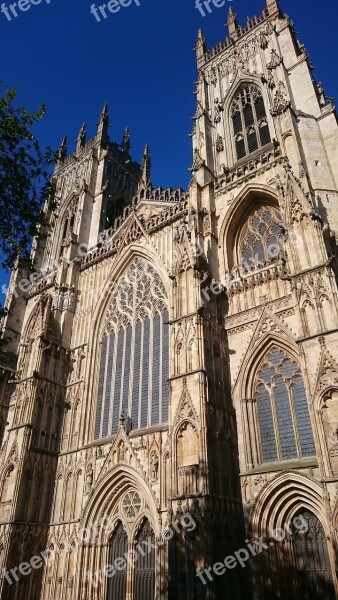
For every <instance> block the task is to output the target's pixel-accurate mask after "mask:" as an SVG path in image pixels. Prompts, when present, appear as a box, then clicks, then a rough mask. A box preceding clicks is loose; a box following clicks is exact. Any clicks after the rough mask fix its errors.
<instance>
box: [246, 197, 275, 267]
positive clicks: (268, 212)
mask: <svg viewBox="0 0 338 600" xmlns="http://www.w3.org/2000/svg"><path fill="white" fill-rule="evenodd" d="M283 249H284V235H283V228H282V218H281V214H280V212H279V210H278V208H276V207H274V206H270V205H267V204H266V205H259V206H256V207H255V208H254V210H253V211H252V212H251V213H250V214H249V216H248V218H247V220H246V222H245V224H244V226H243V228H242V231H241V235H240V238H239V255H240V256H239V261H240V263H241V265H242V266H243V267H244V268H245V269H247V270H250V269H253V268H254V269H257V268H262V267H264V266H265V265H267V264H270V263H271V262H272V261H273V260H275V259H276V258H278V256H279V255H280V253H281V252H282V251H283Z"/></svg>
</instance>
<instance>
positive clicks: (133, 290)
mask: <svg viewBox="0 0 338 600" xmlns="http://www.w3.org/2000/svg"><path fill="white" fill-rule="evenodd" d="M106 321H107V322H106V326H105V329H106V331H105V333H104V335H103V337H102V341H101V359H100V367H99V381H98V399H97V407H96V423H95V438H96V439H98V438H104V437H110V436H112V435H115V434H116V433H117V431H118V425H119V418H120V416H121V413H122V412H123V413H124V416H125V417H126V418H127V420H128V425H129V427H130V428H132V429H144V428H148V427H151V426H155V425H159V424H162V423H163V424H164V423H167V422H168V409H169V407H168V393H169V390H168V383H167V382H168V377H169V325H168V321H169V314H168V309H167V298H166V293H165V289H164V286H163V283H162V281H161V280H160V278H159V277H158V275H157V273H156V272H155V270H154V269H153V268H152V267H151V266H150V265H149V264H147V263H146V262H145V261H143V260H141V259H136V261H135V262H134V263H133V265H132V266H131V268H130V269H129V271H128V272H127V273H126V274H125V275H124V276H122V277H121V278H120V279H119V280H118V281H117V282H116V284H115V288H114V290H113V292H112V298H111V300H110V302H109V306H108V307H107V311H106Z"/></svg>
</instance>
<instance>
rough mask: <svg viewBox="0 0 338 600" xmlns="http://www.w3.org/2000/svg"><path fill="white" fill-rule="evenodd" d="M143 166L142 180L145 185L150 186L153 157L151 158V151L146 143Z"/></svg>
mask: <svg viewBox="0 0 338 600" xmlns="http://www.w3.org/2000/svg"><path fill="white" fill-rule="evenodd" d="M141 168H142V179H141V182H142V184H143V185H144V186H145V187H148V186H149V185H150V184H151V181H150V170H151V159H150V152H149V146H148V144H146V146H145V148H144V152H143V158H142V163H141Z"/></svg>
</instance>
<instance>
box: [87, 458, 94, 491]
mask: <svg viewBox="0 0 338 600" xmlns="http://www.w3.org/2000/svg"><path fill="white" fill-rule="evenodd" d="M93 481H94V471H93V467H92V465H90V466H89V467H88V470H87V474H86V494H90V492H91V490H92V487H93Z"/></svg>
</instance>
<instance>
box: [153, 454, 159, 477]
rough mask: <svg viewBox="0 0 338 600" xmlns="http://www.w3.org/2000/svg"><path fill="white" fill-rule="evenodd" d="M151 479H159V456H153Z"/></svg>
mask: <svg viewBox="0 0 338 600" xmlns="http://www.w3.org/2000/svg"><path fill="white" fill-rule="evenodd" d="M151 478H152V479H158V456H157V454H153V456H152V459H151Z"/></svg>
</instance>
